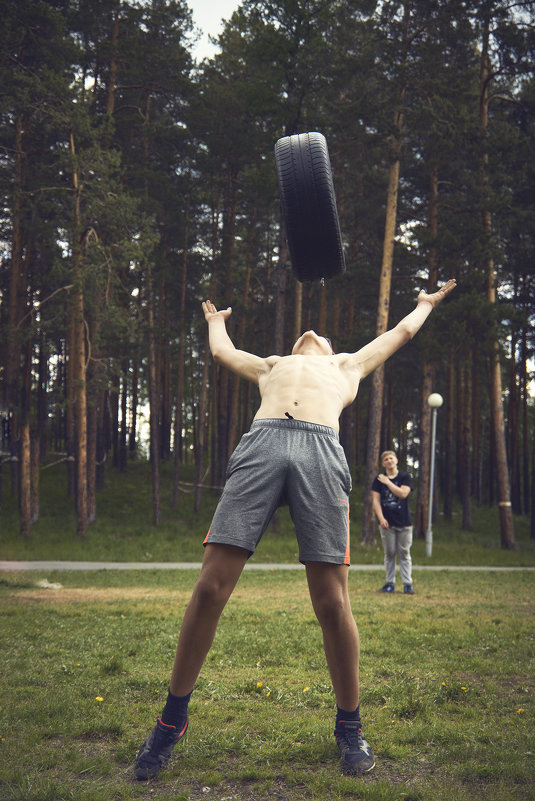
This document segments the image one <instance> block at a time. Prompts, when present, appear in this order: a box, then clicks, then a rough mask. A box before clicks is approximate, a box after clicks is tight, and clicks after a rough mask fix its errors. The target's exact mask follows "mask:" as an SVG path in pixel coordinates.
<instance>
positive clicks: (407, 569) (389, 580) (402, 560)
mask: <svg viewBox="0 0 535 801" xmlns="http://www.w3.org/2000/svg"><path fill="white" fill-rule="evenodd" d="M381 464H382V466H383V467H384V469H385V472H384V473H379V475H378V476H377V478H375V479H374V481H373V484H372V498H373V511H374V512H375V514H376V516H377V520H378V521H379V527H380V531H381V540H382V542H383V549H384V552H385V570H386V584H385V585H384V587H382V588H381V592H394V591H395V589H396V587H395V584H396V554H397V556H398V559H399V570H400V573H401V581H402V583H403V592H404V593H405V594H406V595H414V590H413V588H412V560H411V545H412V520H411V513H410V509H409V502H408V497H409V495H410V493H411V490H412V489H413V487H414V484H413V481H412V476H411V475H410V474H409V473H403V472H401V471H400V470H398V459H397V456H396V454H395V453H394V451H384V452H383V453H382V454H381Z"/></svg>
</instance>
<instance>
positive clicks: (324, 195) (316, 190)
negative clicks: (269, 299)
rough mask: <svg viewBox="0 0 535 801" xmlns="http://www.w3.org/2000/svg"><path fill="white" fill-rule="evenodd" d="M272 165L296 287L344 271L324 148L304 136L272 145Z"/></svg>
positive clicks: (313, 136)
mask: <svg viewBox="0 0 535 801" xmlns="http://www.w3.org/2000/svg"><path fill="white" fill-rule="evenodd" d="M275 164H276V169H277V181H278V185H279V194H280V201H281V212H282V216H283V220H284V224H285V228H286V237H287V240H288V248H289V251H290V259H291V262H292V268H293V271H294V273H295V275H296V277H297V278H298V280H299V281H314V280H316V279H321V278H332V277H333V276H335V275H338V274H340V273H342V272H344V271H345V259H344V248H343V243H342V234H341V232H340V223H339V220H338V210H337V207H336V197H335V193H334V184H333V178H332V170H331V162H330V159H329V151H328V148H327V142H326V139H325V137H324V136H323V134H321V133H317V132H314V131H312V132H309V133H302V134H294V135H293V136H283V137H282V138H281V139H279V140H278V141H277V142H276V143H275Z"/></svg>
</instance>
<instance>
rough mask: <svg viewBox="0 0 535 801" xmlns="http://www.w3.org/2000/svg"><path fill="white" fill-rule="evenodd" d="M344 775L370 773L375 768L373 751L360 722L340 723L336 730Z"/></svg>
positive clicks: (347, 721) (348, 721) (335, 734)
mask: <svg viewBox="0 0 535 801" xmlns="http://www.w3.org/2000/svg"><path fill="white" fill-rule="evenodd" d="M334 736H335V738H336V744H337V746H338V748H339V750H340V753H341V755H342V770H343V771H344V773H349V774H355V773H368V771H370V770H371V769H372V768H374V767H375V757H374V755H373V751H372V749H371V748H370V746H369V745H368V743H367V742H366V740H365V739H364V735H363V734H362V726H361V723H360V721H358V720H357V721H352V720H346V721H340V722H339V723H338V724H337V725H336V728H335V730H334Z"/></svg>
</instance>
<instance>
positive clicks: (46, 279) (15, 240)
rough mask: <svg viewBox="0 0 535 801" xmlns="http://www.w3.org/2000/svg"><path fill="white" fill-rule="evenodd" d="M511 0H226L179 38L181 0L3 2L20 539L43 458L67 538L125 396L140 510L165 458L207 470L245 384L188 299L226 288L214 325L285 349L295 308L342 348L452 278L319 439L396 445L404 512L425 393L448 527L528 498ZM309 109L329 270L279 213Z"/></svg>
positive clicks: (424, 468)
mask: <svg viewBox="0 0 535 801" xmlns="http://www.w3.org/2000/svg"><path fill="white" fill-rule="evenodd" d="M534 5H535V4H534V3H533V2H517V3H507V2H502V0H445V1H444V2H437V1H436V0H432V2H429V0H406V2H389V0H385V1H384V2H380V3H374V2H369V0H328V1H327V0H244V2H242V3H241V5H240V6H239V7H238V9H237V10H236V11H235V13H234V14H233V15H232V17H231V18H230V19H229V20H228V21H226V22H225V24H224V27H223V32H222V34H221V35H220V37H219V40H218V47H217V51H216V54H215V55H214V56H213V58H210V59H206V60H203V61H201V62H196V61H195V59H194V57H193V55H192V53H193V41H194V28H193V22H192V15H191V11H190V9H189V7H188V4H187V2H184V0H152V2H149V0H146V2H143V1H142V0H138V1H137V2H136V1H135V0H132V1H131V2H128V1H125V0H51V1H50V2H38V1H37V0H31V1H30V0H5V2H4V4H3V20H2V21H3V25H2V28H1V30H0V39H1V46H0V70H1V76H0V77H1V81H0V85H1V87H2V89H1V91H0V191H1V193H2V213H1V216H0V226H1V238H0V243H1V254H0V302H1V305H0V417H1V422H2V443H1V446H2V447H1V459H2V464H3V466H4V472H6V468H10V469H11V486H12V489H13V491H15V492H16V493H17V494H18V495H19V502H20V510H21V533H22V535H23V536H29V532H30V529H31V525H32V522H35V520H37V519H38V516H39V467H40V465H43V464H46V463H47V462H50V461H52V460H54V459H57V458H61V459H64V460H65V466H66V470H65V491H66V492H69V493H70V494H71V495H72V496H73V498H74V499H75V503H76V509H77V519H78V534H79V536H82V537H85V536H86V534H87V531H88V525H89V524H90V523H91V522H92V521H94V520H95V518H96V514H97V491H98V487H99V486H101V485H102V482H103V481H104V473H105V468H107V467H109V466H110V465H113V466H115V467H116V468H118V469H126V466H127V462H128V459H129V458H133V457H134V455H135V454H138V458H139V453H140V450H141V451H142V450H143V447H144V446H145V444H146V443H144V441H143V438H142V436H141V432H142V429H141V426H140V419H141V417H140V416H141V413H142V411H143V410H145V409H149V410H150V415H149V416H150V432H149V436H148V445H147V447H148V453H149V454H150V460H151V465H152V471H153V501H154V503H153V509H154V515H153V516H154V522H155V523H156V524H157V523H158V521H159V515H160V511H159V492H160V472H159V467H160V465H161V463H162V460H170V459H173V460H174V464H175V478H174V481H175V484H176V483H177V482H178V480H179V475H180V467H181V465H183V464H186V463H189V464H194V465H195V471H196V475H197V484H198V487H197V494H196V503H197V505H199V504H200V502H201V494H202V486H201V485H202V480H201V479H202V477H203V476H205V475H206V470H207V468H208V467H209V469H210V470H209V475H210V478H209V482H208V483H210V485H215V486H217V485H220V484H221V483H222V482H223V480H224V475H225V469H226V463H227V460H228V456H229V454H230V452H231V451H232V449H233V447H234V446H235V444H236V443H237V441H238V439H239V437H240V435H241V434H242V433H243V432H244V431H246V430H247V429H248V428H249V425H250V422H251V419H252V416H253V414H254V411H255V407H256V404H257V400H258V397H257V390H256V389H255V388H254V387H251V386H250V385H247V384H245V383H244V382H241V381H239V380H238V379H236V378H235V377H234V376H231V375H230V374H228V373H227V372H226V371H224V370H223V369H222V368H220V367H217V366H216V365H215V364H214V363H213V361H212V360H211V358H210V355H209V350H208V347H207V334H206V325H205V322H204V318H203V315H202V310H201V301H202V300H204V299H205V298H211V299H212V300H213V301H214V302H215V303H216V305H217V306H218V307H222V306H225V307H226V306H232V307H233V315H232V321H231V325H230V333H231V336H232V338H233V341H234V342H235V344H236V346H237V347H242V348H245V349H246V350H249V351H252V352H255V353H258V354H260V355H263V356H267V355H269V354H270V353H286V352H288V350H289V348H291V344H292V343H293V341H294V340H295V339H296V338H297V336H298V335H299V334H300V333H301V331H302V330H305V329H306V328H314V329H315V330H317V331H318V332H320V333H324V334H326V335H327V336H329V337H330V339H331V340H332V342H333V346H334V349H335V350H337V351H355V350H357V349H358V348H360V347H361V346H362V345H363V344H365V343H366V342H368V341H369V340H370V339H372V338H373V337H374V336H375V335H376V334H377V333H381V331H382V330H384V329H385V327H391V326H392V325H393V324H395V323H396V322H397V321H398V320H399V319H400V318H401V317H402V316H403V315H404V314H405V313H407V312H408V311H409V310H410V309H411V308H412V306H413V305H414V302H415V299H416V296H417V292H418V290H419V289H421V288H425V289H428V290H433V289H434V288H435V287H436V286H437V284H441V283H443V282H444V281H445V280H447V279H448V278H450V277H454V278H456V279H457V283H458V287H457V289H456V291H455V293H454V294H453V295H452V296H451V298H449V299H448V302H447V303H445V304H444V305H443V308H442V307H441V308H440V310H439V311H438V312H437V314H436V315H435V316H434V317H433V318H432V319H431V320H430V321H429V322H428V323H427V324H426V327H425V329H424V330H423V331H422V332H421V333H420V334H419V335H418V337H417V338H416V339H415V340H414V341H413V342H412V343H410V344H409V345H408V346H406V347H405V348H404V349H403V350H402V351H400V352H399V354H397V355H396V356H395V357H394V358H393V359H392V360H391V361H390V362H388V363H387V365H386V366H385V368H384V370H378V371H376V374H375V373H374V375H373V377H371V378H370V379H368V380H367V381H366V382H364V383H363V385H362V387H361V389H360V391H359V395H358V398H357V401H356V402H355V403H353V404H352V406H351V407H348V409H346V410H345V411H344V413H343V415H342V420H341V432H340V437H341V442H342V444H343V446H344V449H345V452H346V455H347V458H348V462H349V465H350V468H351V471H352V473H353V474H354V476H355V478H356V480H357V481H358V482H360V483H364V485H365V486H368V485H369V483H370V476H371V475H372V474H373V473H374V471H375V472H377V469H378V454H379V451H380V450H382V449H384V448H395V449H396V451H397V452H398V455H399V458H400V462H402V463H405V464H410V465H412V466H414V470H415V471H416V472H417V474H418V479H419V493H418V501H417V510H416V529H417V533H418V534H419V535H420V536H421V535H422V532H423V530H424V528H425V520H426V515H427V512H428V501H427V497H428V492H429V458H430V421H431V411H430V409H429V408H428V406H427V397H428V395H429V394H430V393H431V392H439V393H441V394H442V395H443V397H444V401H445V402H444V406H443V408H442V410H441V411H440V414H439V422H438V425H439V437H438V443H439V444H438V451H437V460H438V462H437V464H438V469H437V477H438V483H439V489H440V495H441V498H442V504H443V513H444V514H445V515H446V516H451V513H452V506H453V503H454V502H455V501H456V500H458V501H460V502H461V504H462V510H463V512H462V516H463V521H462V525H463V526H464V527H467V528H469V527H470V525H471V504H472V503H473V502H476V503H486V504H498V505H499V508H500V520H501V544H502V546H503V547H514V532H513V529H512V512H513V511H514V512H515V513H517V514H525V515H528V514H530V513H531V515H532V521H533V507H534V505H535V489H534V487H535V475H534V474H535V469H534V465H535V448H534V419H533V405H534V404H533V391H532V390H533V383H532V381H533V353H534V345H535V342H534V334H533V330H534V329H533V323H534V318H535V259H534V254H535V213H534V212H535V159H534V158H533V153H534V152H535V78H534V65H535V25H534V19H535V15H534V10H535V9H534ZM304 131H320V132H322V133H323V134H324V135H325V137H326V139H327V142H328V146H329V153H330V158H331V164H332V170H333V176H334V183H335V188H336V197H337V206H338V213H339V217H340V225H341V230H342V235H343V238H344V248H345V256H346V264H347V270H346V272H345V273H344V274H343V275H341V276H339V277H337V278H334V279H332V280H330V281H327V282H325V283H324V284H322V283H320V282H305V283H300V282H299V281H297V280H296V278H295V276H294V274H293V272H292V268H291V263H290V260H289V256H288V250H287V245H286V240H285V237H284V231H283V228H282V226H281V218H280V207H279V197H278V191H277V182H276V174H275V165H274V156H273V148H274V144H275V142H276V140H277V139H278V138H280V137H281V136H287V135H291V134H294V133H301V132H304ZM0 475H1V474H0ZM426 482H427V483H426ZM0 486H1V484H0ZM4 492H5V482H4ZM0 500H1V499H0ZM366 514H368V517H366ZM532 531H534V535H533V536H535V529H534V528H533V523H532ZM362 536H363V540H364V541H369V540H370V538H371V537H373V536H374V531H373V525H372V523H371V522H370V517H369V509H368V512H367V513H366V511H365V516H364V521H363V529H362Z"/></svg>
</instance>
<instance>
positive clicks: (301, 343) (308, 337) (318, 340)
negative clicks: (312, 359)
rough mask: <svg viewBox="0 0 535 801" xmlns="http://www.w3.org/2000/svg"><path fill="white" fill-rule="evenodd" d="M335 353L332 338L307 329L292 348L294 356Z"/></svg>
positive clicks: (329, 354)
mask: <svg viewBox="0 0 535 801" xmlns="http://www.w3.org/2000/svg"><path fill="white" fill-rule="evenodd" d="M333 353H334V351H333V348H332V345H331V340H330V339H327V337H320V336H319V335H318V334H316V332H315V331H312V330H311V331H305V333H304V334H301V336H300V337H299V339H298V340H297V342H296V343H295V345H294V346H293V348H292V356H294V355H296V354H298V355H305V356H306V355H310V356H331V355H332V354H333Z"/></svg>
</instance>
